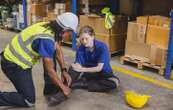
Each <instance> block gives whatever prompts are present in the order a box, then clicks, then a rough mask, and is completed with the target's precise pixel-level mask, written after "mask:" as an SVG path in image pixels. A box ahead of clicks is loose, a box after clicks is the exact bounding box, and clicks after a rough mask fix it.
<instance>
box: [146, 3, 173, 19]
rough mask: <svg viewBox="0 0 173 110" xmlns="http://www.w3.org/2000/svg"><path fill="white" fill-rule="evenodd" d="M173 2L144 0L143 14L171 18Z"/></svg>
mask: <svg viewBox="0 0 173 110" xmlns="http://www.w3.org/2000/svg"><path fill="white" fill-rule="evenodd" d="M171 8H172V9H173V0H143V14H144V15H146V14H154V15H158V14H159V15H163V16H169V13H170V11H171Z"/></svg>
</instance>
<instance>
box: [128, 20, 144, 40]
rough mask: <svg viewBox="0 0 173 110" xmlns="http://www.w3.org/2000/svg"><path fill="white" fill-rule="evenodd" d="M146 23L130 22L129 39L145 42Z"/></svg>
mask: <svg viewBox="0 0 173 110" xmlns="http://www.w3.org/2000/svg"><path fill="white" fill-rule="evenodd" d="M145 36H146V25H144V24H139V23H135V22H128V30H127V40H128V41H136V42H140V43H145V40H146V37H145Z"/></svg>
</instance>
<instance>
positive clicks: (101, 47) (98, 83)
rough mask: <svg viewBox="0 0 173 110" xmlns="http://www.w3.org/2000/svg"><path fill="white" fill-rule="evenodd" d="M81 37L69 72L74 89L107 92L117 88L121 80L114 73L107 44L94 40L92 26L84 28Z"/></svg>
mask: <svg viewBox="0 0 173 110" xmlns="http://www.w3.org/2000/svg"><path fill="white" fill-rule="evenodd" d="M79 36H80V37H79V39H80V42H81V45H80V47H79V48H78V49H77V53H76V59H75V63H73V64H72V66H71V67H70V69H69V72H68V73H69V74H70V76H71V77H72V85H71V87H72V89H78V88H79V89H87V90H88V91H90V92H106V91H110V90H112V89H115V88H117V87H118V86H119V83H120V80H119V78H118V77H116V76H115V75H114V74H113V72H112V68H111V66H110V57H109V51H108V48H107V46H106V44H105V43H103V42H101V41H98V40H96V39H95V38H94V36H95V32H94V30H93V28H92V27H90V26H84V27H82V28H81V30H80V33H79Z"/></svg>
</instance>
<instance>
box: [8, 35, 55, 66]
mask: <svg viewBox="0 0 173 110" xmlns="http://www.w3.org/2000/svg"><path fill="white" fill-rule="evenodd" d="M45 35H46V34H37V35H34V36H31V37H30V38H29V39H27V40H26V41H23V40H22V36H21V34H19V35H18V37H17V39H18V43H19V45H20V47H21V48H22V49H23V51H24V52H25V53H26V54H27V55H28V56H30V57H31V58H34V57H35V55H34V54H33V53H32V52H31V51H30V50H29V49H28V48H27V45H29V44H30V43H32V41H33V40H35V39H37V38H41V39H50V40H52V41H53V42H54V39H53V38H52V37H44V36H45ZM48 36H49V35H48ZM9 50H10V51H11V53H12V54H13V55H14V56H15V57H16V58H18V59H19V60H20V61H22V62H23V63H24V64H25V65H28V66H32V65H33V64H32V63H31V62H29V61H27V60H26V59H25V58H23V57H22V56H21V55H20V54H18V53H17V52H16V51H15V49H14V48H13V46H12V45H11V43H10V44H9Z"/></svg>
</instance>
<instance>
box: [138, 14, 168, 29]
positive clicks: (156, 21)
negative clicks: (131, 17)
mask: <svg viewBox="0 0 173 110" xmlns="http://www.w3.org/2000/svg"><path fill="white" fill-rule="evenodd" d="M137 23H141V24H147V23H148V24H150V25H156V26H161V27H170V24H171V20H170V18H168V17H164V16H159V15H157V16H139V17H137Z"/></svg>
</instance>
